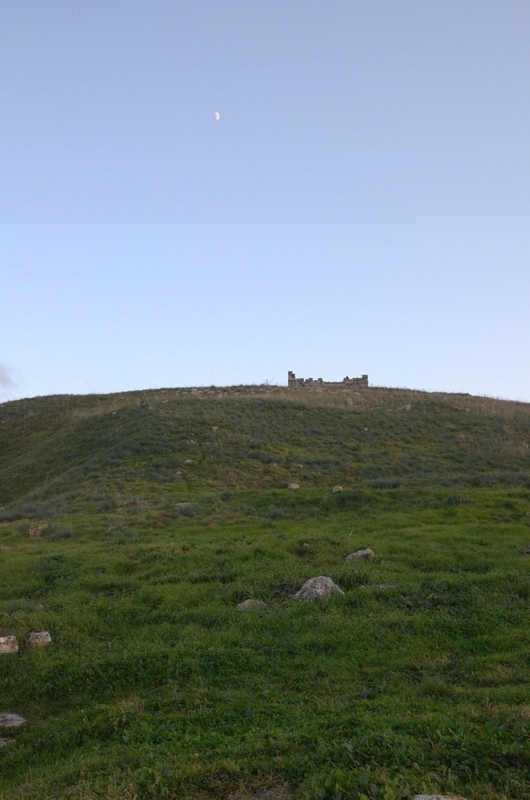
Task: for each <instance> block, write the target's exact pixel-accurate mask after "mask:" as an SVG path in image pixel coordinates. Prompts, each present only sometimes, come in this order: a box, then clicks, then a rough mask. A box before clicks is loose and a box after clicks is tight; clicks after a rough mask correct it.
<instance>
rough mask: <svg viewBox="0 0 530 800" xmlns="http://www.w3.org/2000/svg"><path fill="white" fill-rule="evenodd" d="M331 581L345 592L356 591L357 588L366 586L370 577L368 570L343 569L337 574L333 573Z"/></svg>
mask: <svg viewBox="0 0 530 800" xmlns="http://www.w3.org/2000/svg"><path fill="white" fill-rule="evenodd" d="M332 579H333V580H334V581H335V583H336V584H337V586H340V588H341V589H342V590H343V591H345V592H347V591H349V590H350V589H357V588H358V587H359V586H366V585H367V584H369V583H370V581H371V576H370V573H369V572H368V570H365V569H349V568H348V567H343V568H342V569H340V570H338V571H337V572H333V574H332Z"/></svg>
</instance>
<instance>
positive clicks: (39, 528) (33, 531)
mask: <svg viewBox="0 0 530 800" xmlns="http://www.w3.org/2000/svg"><path fill="white" fill-rule="evenodd" d="M47 527H48V525H47V524H46V523H45V522H42V523H41V524H40V525H32V526H31V528H30V529H29V535H30V536H40V535H41V533H44V531H45V530H46V528H47Z"/></svg>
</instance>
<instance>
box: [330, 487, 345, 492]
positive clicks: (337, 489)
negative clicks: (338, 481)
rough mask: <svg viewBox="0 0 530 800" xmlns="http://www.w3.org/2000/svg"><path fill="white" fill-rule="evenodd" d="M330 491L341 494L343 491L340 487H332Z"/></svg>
mask: <svg viewBox="0 0 530 800" xmlns="http://www.w3.org/2000/svg"><path fill="white" fill-rule="evenodd" d="M331 491H332V492H343V491H344V489H343V488H342V486H334V487H333V489H332V490H331Z"/></svg>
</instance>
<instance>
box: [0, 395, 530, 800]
mask: <svg viewBox="0 0 530 800" xmlns="http://www.w3.org/2000/svg"><path fill="white" fill-rule="evenodd" d="M529 445H530V406H529V405H527V404H523V403H512V402H507V401H499V400H492V399H489V398H479V397H470V396H468V395H454V394H428V393H423V392H411V391H407V390H390V389H368V390H362V391H353V390H349V389H347V390H342V389H340V390H307V389H297V390H286V389H282V388H280V387H231V388H225V389H221V388H215V387H211V388H209V389H200V390H197V389H179V390H175V389H165V390H157V391H146V392H131V393H124V394H114V395H107V396H97V395H94V396H83V397H77V396H57V397H42V398H34V399H30V400H21V401H16V402H11V403H4V404H3V405H0V636H5V635H16V636H17V637H18V639H19V643H20V652H19V653H18V654H16V655H0V713H2V712H16V713H19V714H22V715H23V716H24V717H25V718H26V720H27V722H26V724H25V725H23V726H22V727H20V728H10V729H5V732H2V731H3V730H4V729H0V737H5V738H7V739H9V740H10V741H9V743H8V744H7V745H6V746H5V747H2V748H0V797H1V798H2V799H3V798H6V799H7V798H10V799H11V798H14V800H22V798H24V800H26V798H27V799H28V800H29V799H31V800H33V799H35V800H36V799H37V798H38V799H39V800H43V798H76V799H77V800H95V799H96V798H98V799H99V798H101V799H103V798H108V800H117V799H118V798H121V800H133V799H134V798H148V799H151V798H152V799H153V800H155V798H214V797H216V798H217V797H219V798H226V800H228V798H232V800H243V798H245V797H248V798H250V797H254V796H259V795H260V793H262V792H264V791H265V790H267V789H270V790H273V793H272V794H271V795H269V797H278V798H280V797H282V796H287V793H288V792H292V793H293V795H294V796H296V797H298V798H306V800H317V799H318V798H326V799H327V798H330V799H331V798H335V800H347V799H348V798H351V799H352V800H361V798H377V799H378V800H379V799H381V800H406V799H407V798H409V797H411V796H413V795H414V794H415V793H419V792H421V791H432V792H433V793H434V792H449V793H451V792H454V793H457V792H459V793H461V794H462V795H464V796H465V797H466V798H469V800H479V798H480V800H483V798H486V800H495V799H496V798H499V799H501V800H523V798H527V797H529V796H530V777H529V775H530V750H529V745H530V737H529V731H530V692H529V689H528V685H529V678H530V667H529V662H528V654H529V651H528V647H529V639H530V636H529V631H530V627H529V624H528V605H529V598H530V572H529V566H530V527H529V526H530V447H529ZM289 483H296V484H299V486H300V488H299V489H298V490H296V491H295V490H290V489H288V488H287V487H288V485H289ZM335 485H340V486H342V487H343V491H341V492H332V487H333V486H335ZM37 525H41V526H46V527H43V528H42V530H41V533H40V535H38V536H30V535H29V533H30V529H34V528H35V526H37ZM364 547H370V548H372V549H373V550H374V551H375V554H376V557H375V558H374V559H373V560H371V561H369V562H362V563H356V562H352V563H347V562H345V560H344V558H345V556H346V555H348V553H351V552H353V551H355V550H357V549H359V548H364ZM317 575H327V576H330V577H331V578H333V580H334V581H335V582H336V583H337V584H338V585H339V586H340V587H341V588H342V589H343V590H344V595H343V596H339V595H335V596H333V597H332V598H330V599H329V600H328V601H327V602H326V603H316V604H314V603H297V602H295V601H293V600H292V599H291V596H292V594H293V593H294V592H295V591H296V590H297V589H298V588H300V586H301V585H302V583H303V582H304V581H305V580H306V579H307V578H310V577H314V576H317ZM249 597H255V598H260V599H262V600H264V601H265V602H266V603H267V604H268V605H267V608H266V609H265V610H263V611H257V610H250V611H246V612H244V613H239V612H238V611H237V610H236V605H237V603H239V602H241V601H242V600H245V599H247V598H249ZM39 630H49V631H50V633H51V635H52V639H53V642H52V644H51V645H50V646H49V647H48V648H46V649H44V650H35V649H31V648H29V646H27V644H26V638H27V634H28V633H29V632H30V631H39ZM282 793H283V795H282Z"/></svg>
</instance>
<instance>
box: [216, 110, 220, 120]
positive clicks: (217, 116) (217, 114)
mask: <svg viewBox="0 0 530 800" xmlns="http://www.w3.org/2000/svg"><path fill="white" fill-rule="evenodd" d="M215 119H216V120H218V119H221V115H220V113H219V112H218V111H216V112H215Z"/></svg>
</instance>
